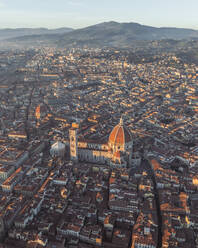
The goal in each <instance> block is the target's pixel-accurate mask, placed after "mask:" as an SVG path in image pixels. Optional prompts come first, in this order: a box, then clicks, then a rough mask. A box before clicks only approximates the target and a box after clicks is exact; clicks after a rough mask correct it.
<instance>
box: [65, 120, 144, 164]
mask: <svg viewBox="0 0 198 248" xmlns="http://www.w3.org/2000/svg"><path fill="white" fill-rule="evenodd" d="M78 131H79V130H78V127H76V126H75V125H72V128H70V130H69V141H70V159H71V160H72V161H74V162H75V161H76V162H77V161H82V162H83V161H84V162H90V163H97V164H107V165H109V166H110V167H119V168H125V167H132V166H136V165H138V164H140V162H141V159H140V158H139V157H136V156H134V154H133V139H132V135H131V133H130V131H129V129H128V128H127V127H126V126H125V125H124V123H123V119H122V118H121V119H120V122H119V123H118V124H117V125H116V126H115V127H114V128H113V130H112V131H111V133H110V135H109V139H108V142H107V143H106V144H98V143H96V142H94V141H80V140H78Z"/></svg>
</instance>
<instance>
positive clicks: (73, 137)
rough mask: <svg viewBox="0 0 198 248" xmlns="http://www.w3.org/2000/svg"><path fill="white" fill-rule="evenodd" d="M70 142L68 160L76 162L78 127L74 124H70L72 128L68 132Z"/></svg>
mask: <svg viewBox="0 0 198 248" xmlns="http://www.w3.org/2000/svg"><path fill="white" fill-rule="evenodd" d="M69 141H70V159H71V160H72V161H78V127H77V126H76V124H75V123H73V124H72V128H70V130H69Z"/></svg>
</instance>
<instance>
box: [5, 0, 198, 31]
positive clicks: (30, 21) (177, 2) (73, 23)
mask: <svg viewBox="0 0 198 248" xmlns="http://www.w3.org/2000/svg"><path fill="white" fill-rule="evenodd" d="M104 21H118V22H138V23H141V24H146V25H152V26H156V27H161V26H174V27H186V28H194V29H198V0H0V28H7V27H13V28H16V27H48V28H56V27H73V28H81V27H85V26H88V25H92V24H96V23H100V22H104Z"/></svg>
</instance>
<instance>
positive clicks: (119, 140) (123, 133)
mask: <svg viewBox="0 0 198 248" xmlns="http://www.w3.org/2000/svg"><path fill="white" fill-rule="evenodd" d="M131 141H132V137H131V133H130V131H129V130H128V128H127V127H125V126H124V124H123V120H122V118H121V119H120V123H119V124H118V125H116V126H115V127H114V128H113V130H112V132H111V134H110V136H109V145H110V146H111V147H125V145H126V144H127V143H130V142H131Z"/></svg>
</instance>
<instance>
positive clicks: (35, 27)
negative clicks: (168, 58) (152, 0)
mask: <svg viewBox="0 0 198 248" xmlns="http://www.w3.org/2000/svg"><path fill="white" fill-rule="evenodd" d="M110 22H114V23H118V24H130V23H134V24H139V25H142V26H148V27H153V28H178V29H192V30H195V31H198V29H196V28H193V27H181V26H180V27H178V26H155V25H147V24H142V23H140V22H135V21H130V22H119V21H114V20H110V21H103V22H97V23H93V24H90V25H85V26H83V27H70V26H57V27H47V26H34V25H32V26H27V27H25V26H22V27H13V26H9V27H1V26H0V30H5V29H48V30H55V29H62V28H68V29H73V30H77V29H83V28H87V27H90V26H95V25H99V24H103V23H110Z"/></svg>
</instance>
